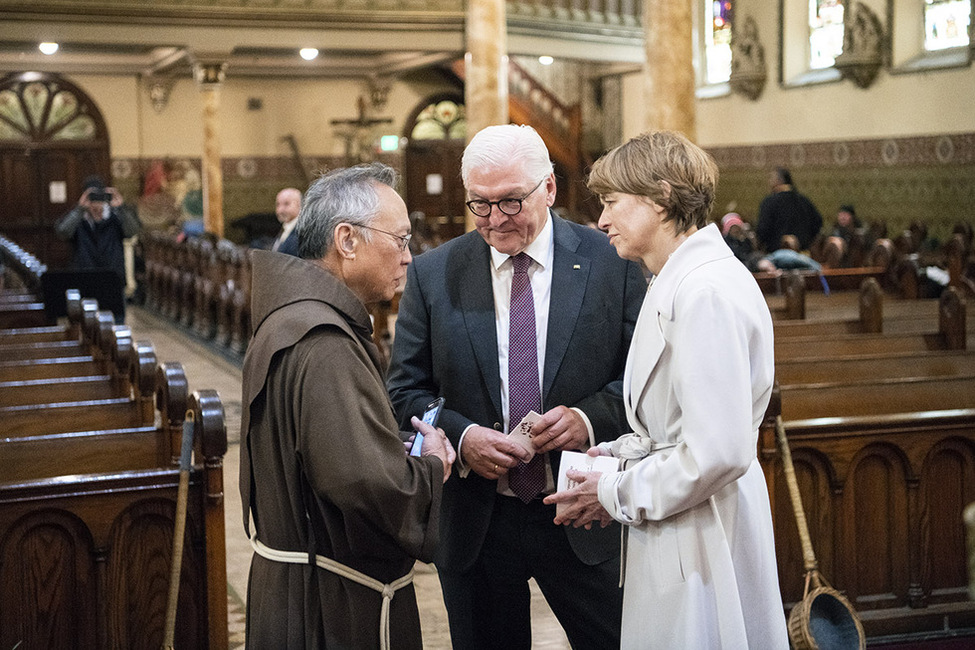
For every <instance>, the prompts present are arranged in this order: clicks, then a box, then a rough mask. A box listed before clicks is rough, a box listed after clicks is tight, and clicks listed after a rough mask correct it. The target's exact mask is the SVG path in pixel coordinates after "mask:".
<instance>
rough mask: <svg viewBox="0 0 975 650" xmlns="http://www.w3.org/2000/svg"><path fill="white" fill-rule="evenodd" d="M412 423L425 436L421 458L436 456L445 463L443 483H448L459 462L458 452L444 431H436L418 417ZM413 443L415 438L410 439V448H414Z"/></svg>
mask: <svg viewBox="0 0 975 650" xmlns="http://www.w3.org/2000/svg"><path fill="white" fill-rule="evenodd" d="M411 422H412V424H413V428H414V429H416V430H417V431H419V432H420V433H422V434H423V449H422V450H421V451H420V456H436V457H437V458H439V459H440V461H441V462H442V463H443V482H444V483H446V482H447V479H448V478H450V470H451V468H453V466H454V461H456V460H457V452H456V451H454V446H453V445H452V444H450V440H449V439H448V438H447V434H445V433H444V432H443V429H434V428H433V427H431V426H430V425H429V424H427V423H426V422H424V421H423V420H421V419H420V418H418V417H416V416H413V419H412V420H411ZM412 441H413V436H411V437H410V444H409V446H410V448H412V447H413V445H412ZM407 453H409V450H407Z"/></svg>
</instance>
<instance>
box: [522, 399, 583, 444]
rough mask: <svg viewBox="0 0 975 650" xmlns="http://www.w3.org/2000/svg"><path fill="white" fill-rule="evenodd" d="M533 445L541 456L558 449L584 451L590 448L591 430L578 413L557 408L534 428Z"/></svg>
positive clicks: (548, 413) (545, 414)
mask: <svg viewBox="0 0 975 650" xmlns="http://www.w3.org/2000/svg"><path fill="white" fill-rule="evenodd" d="M532 444H534V445H535V451H536V452H537V453H539V454H543V453H545V452H548V451H553V450H556V449H572V450H580V451H583V450H585V449H587V448H588V447H589V429H587V428H586V422H585V421H584V420H583V419H582V416H581V415H579V414H578V413H577V412H575V411H573V410H572V409H570V408H569V407H567V406H556V407H555V408H553V409H551V410H549V411H546V412H545V413H544V414H543V415H542V417H541V418H540V419H539V420H538V422H536V423H535V426H533V427H532Z"/></svg>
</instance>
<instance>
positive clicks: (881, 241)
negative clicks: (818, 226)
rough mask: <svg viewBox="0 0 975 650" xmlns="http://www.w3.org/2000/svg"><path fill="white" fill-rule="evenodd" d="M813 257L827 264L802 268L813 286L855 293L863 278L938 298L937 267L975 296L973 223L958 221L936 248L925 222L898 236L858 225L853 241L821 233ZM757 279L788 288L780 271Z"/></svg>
mask: <svg viewBox="0 0 975 650" xmlns="http://www.w3.org/2000/svg"><path fill="white" fill-rule="evenodd" d="M752 236H754V235H752ZM796 247H797V244H796V245H794V246H793V248H796ZM809 255H810V257H812V258H813V259H814V260H816V261H817V262H819V263H820V264H822V266H823V268H822V271H820V272H815V271H801V272H799V276H800V277H801V278H802V279H803V281H804V283H805V286H806V288H807V289H809V290H816V291H825V292H827V293H828V292H829V291H855V290H856V289H857V288H858V287H859V286H860V284H861V283H862V282H863V280H865V279H867V278H874V279H876V280H877V281H879V282H880V283H881V285H882V286H883V288H884V289H885V290H886V291H887V292H889V293H895V294H897V295H899V296H901V297H904V298H923V297H932V296H936V295H937V292H938V289H939V288H940V285H938V284H937V283H935V282H932V281H931V280H930V279H929V278H928V272H929V270H930V269H932V268H937V269H940V270H941V271H943V273H944V275H946V276H947V279H948V286H952V287H955V288H957V289H958V290H959V291H961V292H962V295H967V296H975V249H973V230H972V226H971V224H967V223H959V224H957V225H956V226H955V228H954V231H953V232H952V235H951V237H950V238H949V239H948V240H947V241H946V242H944V244H940V245H936V246H931V242H929V241H928V239H927V228H926V227H925V226H924V224H921V223H915V224H912V225H911V227H910V228H909V229H906V230H904V231H903V232H902V233H901V234H900V235H898V236H897V237H896V238H894V239H888V238H887V228H886V226H885V225H884V224H882V223H875V224H872V225H871V226H870V227H863V228H859V229H857V230H856V231H854V232H853V233H852V236H851V237H850V239H849V241H846V240H844V239H842V238H840V237H836V236H828V235H826V234H820V235H818V236H817V237H816V239H815V240H814V241H813V243H812V245H811V246H810V249H809ZM755 279H756V280H757V281H758V283H759V286H760V287H761V288H762V290H763V291H764V292H765V293H767V294H771V293H779V294H781V293H782V292H783V290H784V286H783V277H782V274H780V273H764V272H763V273H755Z"/></svg>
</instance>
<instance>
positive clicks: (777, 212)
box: [755, 167, 823, 253]
mask: <svg viewBox="0 0 975 650" xmlns="http://www.w3.org/2000/svg"><path fill="white" fill-rule="evenodd" d="M770 185H771V188H772V193H771V194H769V195H768V196H766V197H765V198H764V199H762V203H761V205H760V206H759V208H758V225H757V226H756V227H755V234H756V235H757V236H758V241H759V242H760V243H761V244H762V247H763V248H764V249H765V252H767V253H772V252H774V251H777V250H778V249H780V248H783V245H782V237H783V236H784V235H793V236H795V238H796V239H797V240H798V241H799V250H801V251H804V250H808V249H809V245H810V244H811V243H812V242H813V239H815V238H816V235H818V234H819V231H820V230H822V228H823V215H821V214H820V213H819V210H817V209H816V206H815V205H813V203H812V201H810V200H809V199H808V198H806V197H805V196H803V195H802V194H800V193H799V192H797V191H796V189H795V187H794V186H793V184H792V174H791V173H789V170H788V169H785V168H784V167H777V168H776V169H775V170H774V171H773V172H772V175H771V178H770Z"/></svg>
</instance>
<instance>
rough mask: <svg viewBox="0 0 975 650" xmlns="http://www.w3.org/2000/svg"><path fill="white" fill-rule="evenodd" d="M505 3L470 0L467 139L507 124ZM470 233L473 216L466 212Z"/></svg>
mask: <svg viewBox="0 0 975 650" xmlns="http://www.w3.org/2000/svg"><path fill="white" fill-rule="evenodd" d="M506 20H507V18H506V14H505V0H468V2H467V16H466V23H467V24H466V32H467V55H466V56H465V58H464V64H465V77H466V78H465V82H464V104H465V110H466V112H467V140H468V142H470V139H471V138H472V137H474V134H475V133H477V132H478V131H480V130H481V129H483V128H484V127H486V126H492V125H494V124H507V123H508V27H507V23H506ZM466 228H467V230H473V229H474V215H472V214H470V211H469V210H468V211H467V215H466Z"/></svg>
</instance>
